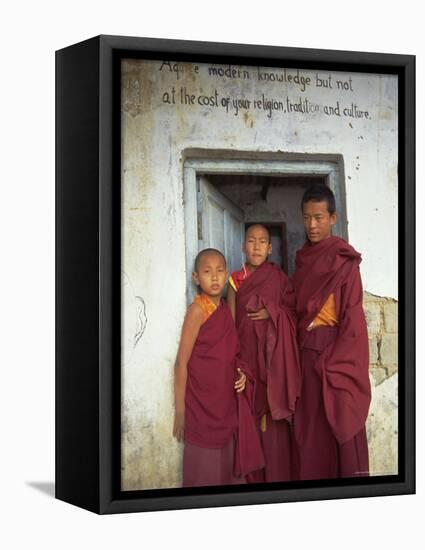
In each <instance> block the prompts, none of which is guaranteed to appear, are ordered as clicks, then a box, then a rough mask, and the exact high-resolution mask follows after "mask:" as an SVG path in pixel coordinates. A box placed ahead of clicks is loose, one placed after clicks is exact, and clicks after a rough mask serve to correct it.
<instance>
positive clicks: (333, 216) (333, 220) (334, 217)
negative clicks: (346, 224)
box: [330, 212, 337, 225]
mask: <svg viewBox="0 0 425 550" xmlns="http://www.w3.org/2000/svg"><path fill="white" fill-rule="evenodd" d="M336 217H337V216H336V212H334V213H333V214H331V217H330V221H331V225H335V224H336Z"/></svg>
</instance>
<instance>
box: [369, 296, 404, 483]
mask: <svg viewBox="0 0 425 550" xmlns="http://www.w3.org/2000/svg"><path fill="white" fill-rule="evenodd" d="M363 304H364V309H365V313H366V322H367V326H368V333H369V361H370V366H369V373H370V379H371V384H372V405H371V408H370V412H369V417H368V421H367V425H366V428H367V437H368V443H369V458H370V469H371V472H372V473H374V474H376V475H378V474H382V475H389V474H395V473H397V471H398V457H397V445H398V406H397V405H398V399H397V388H398V384H397V382H398V365H397V348H398V325H397V320H398V303H397V302H396V301H395V300H392V299H390V298H380V297H379V296H374V295H372V294H368V293H365V296H364V302H363Z"/></svg>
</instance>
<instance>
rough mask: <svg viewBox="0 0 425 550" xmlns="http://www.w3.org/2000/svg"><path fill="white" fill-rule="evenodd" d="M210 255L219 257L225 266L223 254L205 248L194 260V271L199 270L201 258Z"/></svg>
mask: <svg viewBox="0 0 425 550" xmlns="http://www.w3.org/2000/svg"><path fill="white" fill-rule="evenodd" d="M210 255H216V256H220V257H221V258H223V262H224V265H227V263H226V258H225V257H224V254H222V253H221V252H220V250H217V249H216V248H205V249H204V250H201V252H199V253H198V255H197V256H196V258H195V271H198V270H199V265H200V263H201V260H202V258H205V257H206V256H210Z"/></svg>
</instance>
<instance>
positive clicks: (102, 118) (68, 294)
mask: <svg viewBox="0 0 425 550" xmlns="http://www.w3.org/2000/svg"><path fill="white" fill-rule="evenodd" d="M124 56H125V57H138V58H141V59H161V58H166V59H173V60H176V61H179V60H182V61H184V60H193V59H196V60H198V61H207V60H212V61H214V62H225V63H232V64H237V63H239V64H241V63H243V64H247V65H248V64H249V65H257V66H268V65H270V66H275V65H278V66H286V67H288V68H290V67H299V68H310V69H329V70H330V69H332V70H344V71H354V72H356V71H357V72H373V73H385V74H387V73H388V74H396V75H397V76H398V78H399V98H398V100H399V134H398V144H399V173H398V176H399V220H398V221H399V327H400V330H399V364H400V365H401V366H402V368H401V369H400V373H399V430H400V431H399V474H398V475H396V476H377V477H371V478H361V479H348V480H335V481H333V482H332V483H331V482H329V481H326V480H320V481H316V482H293V483H287V484H272V485H270V484H269V485H262V486H246V487H243V488H240V487H237V488H232V487H230V488H229V487H220V488H210V489H202V488H194V489H158V490H146V491H129V492H122V491H121V490H120V484H119V478H120V476H119V473H120V450H119V435H120V403H119V400H120V342H119V338H120V164H119V150H120V131H119V128H120V123H119V120H120V119H119V117H120V113H119V108H117V106H119V97H120V79H119V70H118V66H119V61H120V59H121V58H122V57H124ZM414 367H415V57H414V56H411V55H395V54H381V53H364V52H347V51H331V50H313V49H300V48H287V47H270V46H259V45H242V44H224V43H211V42H192V41H181V40H164V39H153V38H131V37H120V36H98V37H95V38H91V39H89V40H87V41H84V42H81V43H79V44H76V45H72V46H70V47H67V48H64V49H62V50H59V51H58V52H56V498H58V499H61V500H63V501H66V502H69V503H72V504H74V505H77V506H80V507H82V508H85V509H88V510H91V511H93V512H96V513H100V514H108V513H122V512H140V511H149V510H167V509H180V508H198V507H211V506H229V505H243V504H260V503H272V502H290V501H305V500H318V499H335V498H351V497H367V496H382V495H400V494H411V493H414V492H415V368H414Z"/></svg>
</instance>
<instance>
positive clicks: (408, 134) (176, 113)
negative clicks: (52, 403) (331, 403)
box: [56, 36, 415, 514]
mask: <svg viewBox="0 0 425 550" xmlns="http://www.w3.org/2000/svg"><path fill="white" fill-rule="evenodd" d="M311 184H316V185H317V184H320V185H322V186H325V187H327V188H328V189H330V190H331V191H332V192H333V196H334V197H335V204H336V210H337V213H338V216H337V218H336V222H335V224H334V226H333V229H332V231H333V234H334V235H337V236H339V237H341V238H342V239H344V240H345V241H349V243H350V244H351V245H352V246H353V247H354V248H355V249H356V250H358V251H359V252H360V253H361V256H362V263H361V265H360V272H361V277H362V282H363V294H362V306H363V310H364V314H365V319H366V322H367V340H368V357H369V359H368V365H366V368H367V367H368V377H369V382H370V387H371V401H370V405H369V407H368V414H367V420H366V423H365V424H364V433H365V438H366V439H365V441H367V450H366V452H367V456H368V466H367V471H364V472H360V471H359V472H356V475H347V476H345V475H339V474H336V475H329V476H327V475H321V476H318V477H315V478H312V476H310V478H309V476H308V475H306V476H300V475H295V474H294V475H291V476H290V477H289V478H286V479H279V480H275V479H273V480H271V481H270V480H267V477H263V478H261V479H260V478H257V479H255V480H254V481H252V482H249V483H245V480H244V483H242V482H241V483H234V484H227V483H226V484H217V483H213V484H205V485H199V486H196V485H192V486H188V485H187V484H185V483H184V479H183V465H182V461H183V452H184V445H183V444H182V443H181V442H179V441H177V440H176V438H174V437H173V425H174V424H173V423H174V414H175V411H174V407H175V401H174V370H175V367H174V366H175V360H176V355H177V351H178V349H179V341H180V336H181V331H182V324H183V320H184V318H185V312H186V310H187V308H188V306H189V305H190V304H191V303H192V301H193V300H194V299H195V297H196V295H197V290H196V286H195V285H194V284H193V277H192V272H193V271H194V269H195V268H194V261H195V258H196V256H197V254H198V253H199V251H200V250H202V249H206V248H214V249H218V250H219V251H220V252H222V253H223V254H224V256H225V257H226V260H227V269H228V271H229V273H232V272H237V271H238V270H239V269H240V268H241V266H242V265H244V261H245V257H244V254H243V250H245V249H244V239H245V237H244V235H245V231H246V229H247V228H248V227H250V226H251V225H252V224H255V225H257V226H259V225H260V224H261V227H265V228H266V230H267V231H268V234H269V240H270V242H271V244H272V251H273V252H272V254H273V255H272V256H271V257H270V259H271V260H272V261H273V262H274V263H275V265H277V266H279V268H280V269H281V270H282V272H283V273H284V274H285V277H287V278H289V279H291V278H292V276H293V274H294V272H295V269H296V264H295V258H296V251H297V250H298V249H300V248H302V247H303V245H304V241H305V238H306V233H305V225H303V215H302V212H301V208H300V204H301V199H302V197H303V194H304V192H305V191H306V190H307V189H308V188H309V186H310V185H311ZM414 188H415V58H414V56H407V55H395V54H382V53H363V52H346V51H345V52H344V51H330V50H329V51H328V50H327V51H325V50H312V49H299V48H287V47H270V46H259V45H241V44H223V43H209V42H190V41H179V40H163V39H153V38H130V37H118V36H99V37H95V38H92V39H89V40H87V41H84V42H81V43H79V44H75V45H72V46H69V47H67V48H64V49H62V50H59V51H58V52H56V497H57V498H58V499H61V500H64V501H66V502H69V503H72V504H75V505H77V506H81V507H83V508H86V509H88V510H91V511H94V512H97V513H101V514H105V513H119V512H138V511H148V510H165V509H179V508H194V507H210V506H228V505H241V504H258V503H274V502H289V501H301V500H316V499H334V498H349V497H365V496H380V495H396V494H408V493H413V492H414V490H415V437H414V434H415V415H414V411H415V374H414V372H415V355H414V349H415V341H414V338H415V337H414V334H415V301H414V298H415V295H414V251H415V232H414V227H415V225H414V213H415V190H414ZM224 303H225V302H224ZM303 376H304V373H301V380H302V379H303ZM301 384H302V382H301ZM346 391H347V392H348V391H349V390H348V389H347V390H346ZM297 403H298V401H297ZM354 406H355V405H354ZM296 407H297V405H295V411H296V410H297V409H296ZM337 412H338V414H340V413H341V411H340V410H338V411H337ZM295 414H296V412H295ZM341 414H343V413H341ZM291 426H292V427H290V428H288V430H289V432H290V433H291V435H290V437H294V435H293V433H292V432H291V430H293V425H292V424H291ZM295 427H296V423H295ZM261 429H263V428H261ZM295 440H296V438H295ZM294 445H295V448H296V449H297V447H296V441H295V443H294ZM317 452H318V454H317V460H319V459H320V457H321V454H320V451H317ZM315 460H316V458H315V459H314V461H315ZM357 474H359V475H357Z"/></svg>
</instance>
